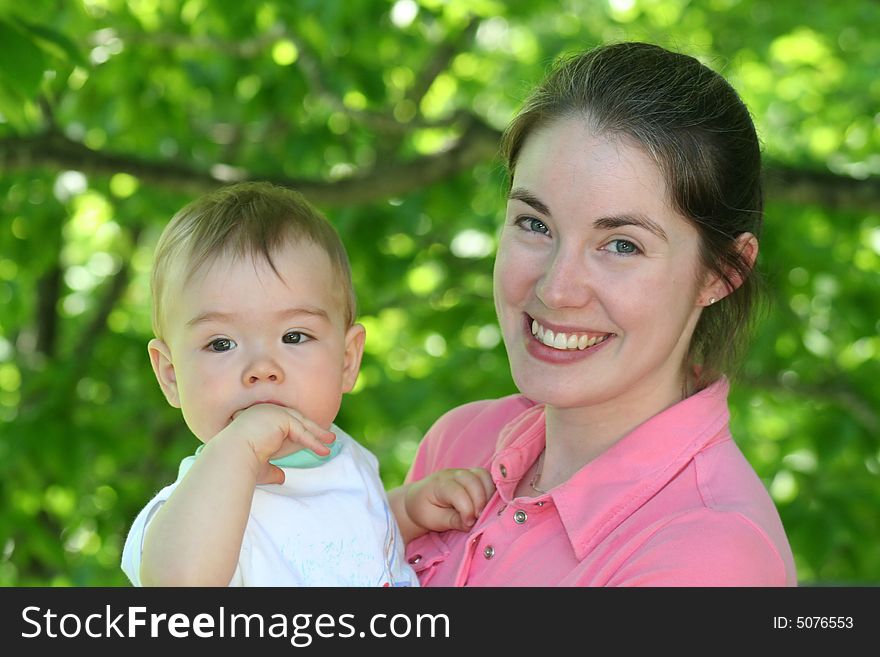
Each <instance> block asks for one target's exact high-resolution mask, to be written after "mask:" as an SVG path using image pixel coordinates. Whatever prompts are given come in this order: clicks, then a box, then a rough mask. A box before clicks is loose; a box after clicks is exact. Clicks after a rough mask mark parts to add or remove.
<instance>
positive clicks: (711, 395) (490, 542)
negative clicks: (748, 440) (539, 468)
mask: <svg viewBox="0 0 880 657" xmlns="http://www.w3.org/2000/svg"><path fill="white" fill-rule="evenodd" d="M727 391H728V384H727V381H726V380H723V379H722V380H720V381H718V382H716V383H714V384H713V385H711V386H709V387H708V388H706V389H705V390H702V391H700V392H699V393H697V394H695V395H693V396H691V397H688V398H687V399H685V400H684V401H682V402H680V403H678V404H676V405H675V406H672V407H670V408H668V409H666V410H665V411H663V412H662V413H659V414H658V415H655V416H654V417H652V418H651V419H649V420H647V421H646V422H644V423H643V424H641V425H640V426H638V427H636V428H635V429H634V430H633V431H632V432H631V433H629V434H628V435H626V436H624V437H623V438H622V439H621V440H619V441H618V442H617V443H615V444H614V445H613V446H612V447H611V448H610V449H608V450H607V451H606V452H604V453H603V454H602V455H600V456H599V457H598V458H596V459H594V460H593V461H592V462H590V463H588V464H587V465H585V466H584V467H583V468H581V469H580V470H579V471H578V472H577V473H575V474H574V475H573V476H572V477H571V478H570V479H569V480H568V481H567V482H565V483H563V484H561V485H559V486H557V487H556V488H553V489H552V490H550V492H549V493H547V494H546V495H541V496H539V497H534V498H530V497H518V498H514V497H513V493H514V491H515V490H516V487H517V484H518V483H519V481H520V479H521V478H522V476H523V475H524V473H525V472H526V471H527V470H528V469H529V467H530V466H531V465H532V463H534V461H535V459H536V458H537V457H538V455H539V454H540V452H541V449H542V448H543V447H544V439H545V435H544V407H543V405H535V404H534V403H533V402H531V401H529V400H528V399H526V398H524V397H522V396H520V395H514V396H510V397H504V398H501V399H497V400H489V401H480V402H474V403H472V404H466V405H464V406H460V407H458V408H456V409H453V410H452V411H450V412H448V413H447V414H446V415H444V416H443V417H442V418H440V419H439V420H438V421H437V423H436V424H435V425H434V426H433V427H432V428H431V430H430V431H429V432H428V434H427V435H426V436H425V438H424V440H423V441H422V443H421V445H420V446H419V451H418V454H417V455H416V458H415V461H414V462H413V465H412V468H411V469H410V472H409V475H408V476H407V481H415V480H418V479H421V478H423V477H425V476H426V475H428V474H430V473H432V472H434V471H436V470H439V469H442V468H464V467H475V466H482V467H485V468H487V469H488V470H489V471H490V472H491V473H492V478H493V479H494V481H495V485H496V486H497V492H496V493H495V495H493V496H492V499H491V500H490V501H489V503H488V504H487V505H486V508H485V509H484V510H483V513H482V514H481V515H480V518H479V519H478V520H477V523H476V524H475V525H474V528H473V529H472V530H471V531H470V532H459V531H447V532H442V533H436V532H431V533H428V534H425V535H424V536H420V537H419V538H417V539H415V540H413V541H411V542H410V543H409V545H408V546H407V558H408V560H409V562H410V564H411V565H412V566H413V568H414V569H415V570H416V572H417V573H418V576H419V580H420V582H421V584H422V585H423V586H796V585H797V577H796V573H795V567H794V561H793V559H792V555H791V549H790V547H789V545H788V540H787V539H786V536H785V532H784V530H783V528H782V523H781V522H780V520H779V514H778V513H777V511H776V508H775V506H774V505H773V501H772V500H771V499H770V496H769V495H768V494H767V491H766V489H765V488H764V486H763V484H762V483H761V481H760V479H759V478H758V476H757V475H756V474H755V472H754V470H753V469H752V467H751V466H750V465H749V464H748V462H747V461H746V460H745V458H744V457H743V455H742V453H741V452H740V450H739V448H738V447H737V445H736V443H735V442H734V441H733V440H732V438H731V436H730V431H729V428H728V420H729V413H728V410H727Z"/></svg>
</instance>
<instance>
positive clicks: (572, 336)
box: [526, 315, 614, 351]
mask: <svg viewBox="0 0 880 657" xmlns="http://www.w3.org/2000/svg"><path fill="white" fill-rule="evenodd" d="M526 320H527V321H528V322H530V324H531V331H532V335H533V336H534V338H535V340H537V341H538V342H540V343H541V344H543V345H545V346H547V347H550V348H551V349H556V350H558V351H584V350H585V349H589V348H590V347H595V346H597V345H600V344H602V343H603V342H605V340H607V339H608V338H610V337H612V336H613V335H614V333H596V332H576V331H568V332H566V331H559V330H557V331H554V330H552V329H550V328H547V327H545V326H544V325H542V324H541V323H540V322H539V321H538V320H536V319H534V318H533V317H529V316H528V315H526Z"/></svg>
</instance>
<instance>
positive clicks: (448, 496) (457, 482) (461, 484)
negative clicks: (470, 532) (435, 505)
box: [439, 470, 485, 529]
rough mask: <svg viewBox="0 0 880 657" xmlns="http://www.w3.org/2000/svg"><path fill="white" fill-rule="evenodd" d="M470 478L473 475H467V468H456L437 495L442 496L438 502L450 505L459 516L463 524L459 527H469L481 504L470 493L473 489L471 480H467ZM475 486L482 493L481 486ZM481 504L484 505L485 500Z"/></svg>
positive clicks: (456, 524)
mask: <svg viewBox="0 0 880 657" xmlns="http://www.w3.org/2000/svg"><path fill="white" fill-rule="evenodd" d="M471 479H473V477H469V476H468V471H467V470H458V471H456V472H455V474H454V475H453V478H452V479H451V480H449V481H448V483H447V484H446V485H445V486H443V488H442V491H439V496H440V497H441V498H442V499H441V500H440V502H441V503H442V504H443V505H444V506H449V507H452V509H453V510H454V512H455V513H457V514H458V515H459V516H460V517H461V522H462V523H463V524H464V526H462V527H459V528H460V529H465V528H468V527H471V526H472V525H473V524H474V521H475V520H476V519H477V515H478V514H479V510H480V509H481V508H482V506H480V507H478V506H477V505H476V504H475V500H474V496H473V493H472V489H475V487H474V485H473V482H472V481H469V480H471ZM476 488H479V491H480V495H482V486H477V487H476ZM478 499H479V498H478ZM483 505H485V500H484V501H483ZM451 524H452V525H453V526H456V527H458V526H459V523H455V522H453V523H451Z"/></svg>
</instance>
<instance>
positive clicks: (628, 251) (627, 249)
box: [608, 240, 641, 255]
mask: <svg viewBox="0 0 880 657" xmlns="http://www.w3.org/2000/svg"><path fill="white" fill-rule="evenodd" d="M608 250H609V251H611V253H617V254H620V255H635V254H636V253H641V250H640V249H639V247H637V246H636V245H635V244H633V243H632V242H630V241H629V240H611V241H610V242H608Z"/></svg>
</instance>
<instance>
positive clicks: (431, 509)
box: [404, 468, 495, 532]
mask: <svg viewBox="0 0 880 657" xmlns="http://www.w3.org/2000/svg"><path fill="white" fill-rule="evenodd" d="M494 492H495V484H494V483H493V482H492V476H491V475H490V474H489V472H488V471H487V470H486V469H485V468H470V469H463V468H448V469H446V470H438V471H437V472H435V473H434V474H432V475H429V476H428V477H425V478H424V479H422V480H420V481H417V482H415V483H413V484H411V485H410V486H409V487H408V488H407V491H406V497H405V500H404V504H405V508H406V513H407V515H408V516H409V518H410V519H411V520H412V521H413V522H415V523H416V524H418V525H421V526H422V527H424V528H425V529H426V530H430V531H440V532H442V531H446V530H447V529H458V530H460V531H467V530H468V529H470V528H471V527H473V525H474V522H476V520H477V517H478V516H479V515H480V512H481V511H482V510H483V507H484V506H486V502H488V501H489V498H490V497H492V494H493V493H494Z"/></svg>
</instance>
